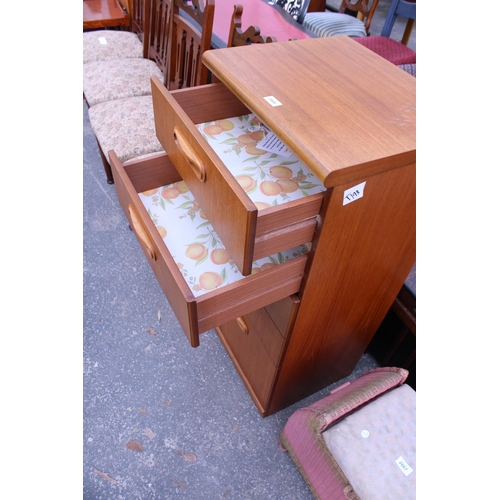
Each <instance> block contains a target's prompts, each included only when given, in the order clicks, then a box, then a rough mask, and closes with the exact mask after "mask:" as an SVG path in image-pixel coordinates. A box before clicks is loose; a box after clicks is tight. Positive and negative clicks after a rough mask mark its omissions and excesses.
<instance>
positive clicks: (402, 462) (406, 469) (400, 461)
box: [396, 457, 413, 476]
mask: <svg viewBox="0 0 500 500" xmlns="http://www.w3.org/2000/svg"><path fill="white" fill-rule="evenodd" d="M396 463H397V464H398V467H399V468H400V469H401V470H402V471H403V474H404V475H405V476H408V475H409V474H411V473H412V472H413V469H412V468H411V467H410V466H409V465H408V464H407V463H406V460H405V459H404V458H403V457H399V458H398V459H397V460H396Z"/></svg>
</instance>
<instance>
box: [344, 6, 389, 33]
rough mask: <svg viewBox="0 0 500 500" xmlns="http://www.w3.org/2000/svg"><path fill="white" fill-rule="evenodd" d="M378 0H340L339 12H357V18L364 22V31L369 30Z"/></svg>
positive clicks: (367, 31)
mask: <svg viewBox="0 0 500 500" xmlns="http://www.w3.org/2000/svg"><path fill="white" fill-rule="evenodd" d="M378 2H379V0H373V1H372V2H370V0H342V3H341V4H340V7H339V12H340V13H342V14H345V13H346V11H350V12H353V13H354V12H357V13H358V14H357V18H358V19H360V20H361V21H364V23H365V29H366V33H369V31H370V25H371V22H372V19H373V15H374V14H375V10H376V9H377V5H378Z"/></svg>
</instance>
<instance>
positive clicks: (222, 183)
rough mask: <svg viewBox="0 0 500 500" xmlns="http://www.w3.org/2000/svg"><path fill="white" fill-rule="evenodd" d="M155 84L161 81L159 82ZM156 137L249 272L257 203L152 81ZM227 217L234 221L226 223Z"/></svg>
mask: <svg viewBox="0 0 500 500" xmlns="http://www.w3.org/2000/svg"><path fill="white" fill-rule="evenodd" d="M160 85H161V84H160ZM152 90H153V106H154V109H155V127H156V135H157V136H158V140H159V141H160V143H161V144H162V146H163V147H164V148H165V151H166V152H167V154H168V156H169V158H170V159H171V160H172V163H173V164H174V165H175V167H176V168H177V170H178V171H179V173H180V174H181V176H182V178H183V179H184V181H185V182H186V184H187V185H188V186H189V189H190V190H191V192H192V193H193V195H194V197H195V198H196V200H197V201H198V203H199V204H200V206H201V207H202V208H203V211H204V212H205V214H206V215H207V217H208V218H209V219H210V221H211V222H212V224H213V225H214V227H215V229H216V231H217V233H218V234H219V236H220V237H221V239H222V240H223V241H224V244H225V246H226V248H227V250H228V251H229V253H230V254H231V256H232V258H233V260H234V261H235V263H236V265H237V266H238V268H239V269H240V271H241V272H242V274H243V275H248V274H250V273H251V268H252V261H253V243H252V242H253V240H254V239H255V231H256V226H257V208H256V207H255V205H254V204H253V203H252V202H251V200H250V199H249V198H248V196H247V195H246V193H245V192H244V191H243V190H242V189H241V187H240V186H239V184H238V182H237V181H236V179H235V178H234V177H233V176H232V175H231V174H230V173H229V172H228V171H227V169H225V167H224V165H223V163H222V162H221V161H220V160H219V158H218V157H217V155H216V154H215V153H214V152H213V151H212V150H211V148H210V147H209V146H208V144H206V143H204V142H205V141H204V140H203V138H202V137H201V135H200V133H199V132H198V130H197V129H196V127H195V126H194V124H193V122H192V121H191V120H190V119H189V118H188V117H187V115H186V114H185V113H184V111H183V110H182V108H181V106H180V105H179V104H178V103H177V101H176V100H175V99H174V98H173V97H172V95H171V93H169V92H168V91H167V90H166V89H165V87H164V86H163V85H161V86H158V85H155V84H154V82H153V85H152ZM229 216H230V217H231V218H232V219H233V220H234V221H235V224H228V223H226V222H224V221H227V220H228V218H229Z"/></svg>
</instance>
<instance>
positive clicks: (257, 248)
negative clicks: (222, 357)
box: [152, 79, 323, 276]
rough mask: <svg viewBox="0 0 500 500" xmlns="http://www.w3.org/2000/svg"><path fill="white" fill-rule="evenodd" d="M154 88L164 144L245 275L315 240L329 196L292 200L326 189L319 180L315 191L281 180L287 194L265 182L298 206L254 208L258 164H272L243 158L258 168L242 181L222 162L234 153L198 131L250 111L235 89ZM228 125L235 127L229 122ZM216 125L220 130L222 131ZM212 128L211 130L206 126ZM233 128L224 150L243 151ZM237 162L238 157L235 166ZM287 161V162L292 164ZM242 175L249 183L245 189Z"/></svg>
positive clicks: (259, 204) (251, 168) (252, 168)
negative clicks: (267, 260)
mask: <svg viewBox="0 0 500 500" xmlns="http://www.w3.org/2000/svg"><path fill="white" fill-rule="evenodd" d="M152 89H153V105H154V109H155V126H156V134H157V136H158V139H159V141H160V142H161V144H162V145H163V147H164V148H165V151H166V152H167V154H168V155H169V158H170V159H171V160H172V163H173V164H174V165H175V167H176V168H177V170H178V171H179V173H180V175H181V176H182V178H183V179H184V181H185V182H186V184H187V185H188V186H189V189H190V190H191V192H192V193H193V195H194V197H195V198H196V200H197V202H198V203H199V204H200V206H201V207H202V209H203V211H204V212H205V214H206V215H207V217H208V219H210V221H211V223H212V224H213V226H214V228H215V229H216V231H217V233H218V234H219V235H220V237H221V239H222V240H223V241H224V244H225V246H226V248H227V250H228V251H229V253H230V254H231V257H232V258H233V260H234V262H235V263H236V265H237V266H238V269H239V270H240V272H241V273H242V274H243V275H245V276H246V275H249V274H250V273H251V267H252V261H254V260H256V259H259V258H262V257H265V256H267V255H270V254H273V253H276V252H280V251H283V250H285V249H287V248H291V247H293V246H297V245H299V244H303V243H307V242H309V241H311V240H312V237H313V235H314V232H315V229H316V215H318V214H319V211H320V208H321V203H322V199H323V191H321V192H318V193H315V194H312V195H310V196H305V197H303V198H301V199H297V200H295V199H293V196H298V194H301V195H302V193H304V192H305V191H306V190H307V189H309V190H311V189H316V190H320V189H323V186H322V185H321V184H320V183H319V181H318V185H317V186H315V187H314V188H313V187H312V186H313V183H311V182H309V180H307V181H304V180H303V179H305V177H306V176H304V175H301V177H300V181H298V182H300V183H301V184H300V186H301V189H300V191H299V189H298V188H297V184H296V183H294V181H291V180H290V179H283V180H282V181H280V182H282V184H283V186H284V187H283V188H281V187H280V189H283V193H281V195H280V194H279V193H277V192H273V189H274V190H275V189H277V188H276V186H280V184H279V182H271V181H266V182H267V186H266V188H267V187H269V190H270V192H273V194H272V195H270V196H274V197H275V198H274V200H275V199H276V198H278V199H280V200H281V199H289V198H290V199H293V201H290V202H287V203H283V202H281V203H280V204H278V205H276V202H275V201H274V202H273V203H267V204H265V203H264V202H257V201H255V200H254V201H255V203H254V201H252V199H251V198H250V197H249V195H248V194H247V192H248V193H253V194H252V196H254V197H255V192H256V191H258V189H257V188H256V187H255V177H259V175H260V176H264V175H265V174H264V172H263V171H262V170H260V166H259V165H264V164H266V163H269V162H267V161H264V160H260V159H259V155H258V154H257V156H255V157H254V158H253V157H250V158H246V160H242V161H241V162H240V164H239V166H240V165H241V168H244V169H245V170H249V171H252V175H253V178H252V177H251V175H250V174H249V175H248V176H247V175H245V176H242V175H239V176H237V177H238V178H239V180H237V179H236V178H235V176H234V175H233V173H232V171H230V170H229V168H228V167H227V166H226V164H225V163H224V162H223V161H222V160H221V158H224V156H225V157H226V158H227V157H228V155H224V151H220V150H218V152H216V151H214V149H213V148H212V146H215V142H214V141H212V143H211V144H209V142H207V141H208V139H207V138H208V137H209V136H206V135H205V137H204V136H203V135H202V133H201V132H200V130H198V127H197V124H199V123H206V122H210V121H213V120H223V121H224V122H225V123H226V124H228V123H229V122H230V120H227V119H225V118H229V117H235V116H241V115H243V114H245V115H248V114H249V113H250V111H249V110H247V109H246V108H245V107H244V106H243V105H242V103H241V102H240V101H239V100H238V99H237V98H236V97H235V96H234V95H233V94H232V93H231V92H230V91H229V90H227V89H226V88H225V87H224V86H222V85H220V84H216V85H208V86H202V87H195V88H191V89H185V90H183V91H176V92H168V91H167V90H166V89H165V87H164V86H163V85H162V84H161V83H160V82H159V81H155V80H154V79H153V83H152ZM229 126H233V124H231V123H229ZM213 128H217V131H220V130H222V128H221V127H213ZM207 129H210V126H208V127H206V128H203V130H207ZM210 130H211V129H210ZM235 130H236V127H234V130H231V131H230V132H228V141H229V142H228V143H227V145H226V141H224V140H222V139H217V140H218V141H220V142H219V143H218V144H219V145H220V147H221V148H222V149H224V148H227V150H228V151H233V150H234V148H235V147H239V148H240V149H241V147H243V143H238V144H237V145H235V144H233V143H232V142H231V141H232V140H233V141H234V137H236V132H235ZM239 133H241V130H240V131H239ZM246 135H248V134H246ZM233 136H234V137H233ZM231 137H233V139H231ZM245 154H246V153H245ZM252 154H253V153H252ZM248 155H250V153H248V154H247V156H248ZM230 156H237V153H234V152H233V153H231V155H230ZM233 161H234V158H233ZM238 161H239V160H238V158H236V162H238ZM276 161H277V160H276ZM297 161H298V160H297ZM259 162H260V163H259ZM282 163H285V164H286V161H282ZM292 163H293V162H290V164H292ZM295 163H297V162H295ZM271 165H273V163H271V164H270V165H267V166H266V168H267V169H270V168H271ZM273 168H274V169H275V170H274V171H273V172H274V173H277V175H285V176H286V175H291V174H290V173H289V172H290V169H289V168H287V167H279V166H276V167H273ZM304 168H305V167H304ZM301 172H302V171H301ZM310 175H312V174H310ZM243 178H244V179H245V180H246V181H248V183H247V184H245V180H244V179H243ZM266 178H267V177H266ZM240 182H241V185H240ZM290 186H292V187H290ZM259 189H260V186H259ZM292 190H295V191H296V193H294V194H293V195H291V194H290V193H291V192H292ZM285 191H288V194H287V193H285ZM262 193H264V191H262ZM267 194H269V193H266V196H264V195H262V196H263V197H264V198H265V199H269V201H271V199H270V198H268V197H267ZM259 195H261V193H260V192H259ZM265 207H267V208H265Z"/></svg>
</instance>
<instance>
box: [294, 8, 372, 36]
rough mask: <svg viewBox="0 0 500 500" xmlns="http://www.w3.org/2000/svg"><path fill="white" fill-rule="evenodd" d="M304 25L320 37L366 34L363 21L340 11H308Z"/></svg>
mask: <svg viewBox="0 0 500 500" xmlns="http://www.w3.org/2000/svg"><path fill="white" fill-rule="evenodd" d="M303 26H304V27H306V28H307V29H309V30H311V31H312V32H313V33H315V34H316V35H318V36H320V37H326V36H337V35H347V36H351V37H363V36H366V29H365V25H364V23H363V21H360V20H359V19H356V18H355V17H353V16H350V15H348V14H340V13H338V12H308V13H307V14H306V15H305V17H304V22H303Z"/></svg>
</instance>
